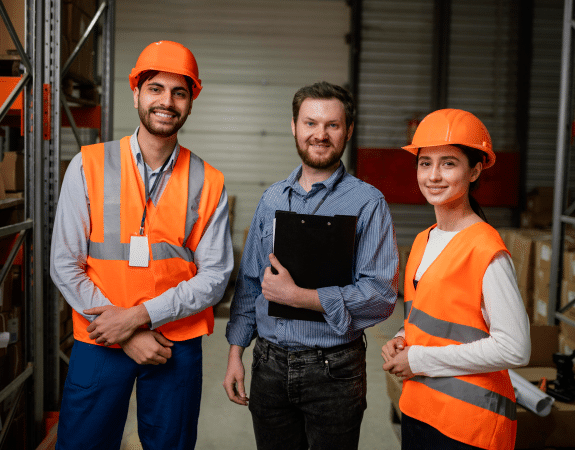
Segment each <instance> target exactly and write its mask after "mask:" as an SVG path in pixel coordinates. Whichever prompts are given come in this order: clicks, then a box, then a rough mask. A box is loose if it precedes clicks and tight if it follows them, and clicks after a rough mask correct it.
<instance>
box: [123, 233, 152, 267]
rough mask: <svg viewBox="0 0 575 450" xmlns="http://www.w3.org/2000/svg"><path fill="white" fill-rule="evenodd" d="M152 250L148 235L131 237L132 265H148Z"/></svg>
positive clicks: (130, 261) (129, 263)
mask: <svg viewBox="0 0 575 450" xmlns="http://www.w3.org/2000/svg"><path fill="white" fill-rule="evenodd" d="M149 261H150V251H149V248H148V236H131V237H130V260H129V262H128V265H129V266H130V267H148V264H149Z"/></svg>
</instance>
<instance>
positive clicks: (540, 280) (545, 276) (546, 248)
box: [534, 235, 551, 291]
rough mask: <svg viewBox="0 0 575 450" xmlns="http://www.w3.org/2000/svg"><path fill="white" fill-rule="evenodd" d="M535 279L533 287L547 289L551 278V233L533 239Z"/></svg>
mask: <svg viewBox="0 0 575 450" xmlns="http://www.w3.org/2000/svg"><path fill="white" fill-rule="evenodd" d="M534 262H535V280H534V284H535V285H534V288H535V289H537V288H539V290H540V291H542V290H543V289H544V288H547V289H549V280H550V279H551V235H543V236H541V237H538V238H537V239H536V240H535V261H534Z"/></svg>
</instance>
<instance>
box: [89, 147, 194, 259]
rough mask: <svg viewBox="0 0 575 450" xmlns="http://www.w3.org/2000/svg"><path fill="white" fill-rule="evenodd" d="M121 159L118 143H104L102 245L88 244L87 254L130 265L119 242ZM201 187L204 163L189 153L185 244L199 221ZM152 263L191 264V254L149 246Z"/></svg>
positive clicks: (183, 249) (186, 250)
mask: <svg viewBox="0 0 575 450" xmlns="http://www.w3.org/2000/svg"><path fill="white" fill-rule="evenodd" d="M121 180H122V157H121V146H120V141H112V142H106V143H104V205H103V206H104V214H103V216H104V242H92V241H90V242H89V246H88V254H89V255H90V257H92V258H94V259H100V260H107V261H129V259H130V244H123V243H121V242H120V235H121V223H120V217H121V204H120V197H121ZM203 185H204V162H203V161H202V160H201V159H200V158H199V157H198V156H196V155H194V154H193V153H191V152H190V176H189V184H188V199H187V205H188V208H187V210H186V224H185V232H186V235H185V237H186V240H185V241H184V242H186V241H187V239H188V238H189V236H190V234H191V233H192V229H193V227H194V224H195V223H196V221H197V220H198V217H199V214H198V209H199V205H200V199H201V196H202V189H203ZM152 255H153V259H154V260H162V259H169V258H181V259H183V260H184V261H187V262H193V261H194V252H193V251H192V250H190V249H189V248H187V247H179V246H176V245H173V244H169V243H166V242H159V243H155V244H152Z"/></svg>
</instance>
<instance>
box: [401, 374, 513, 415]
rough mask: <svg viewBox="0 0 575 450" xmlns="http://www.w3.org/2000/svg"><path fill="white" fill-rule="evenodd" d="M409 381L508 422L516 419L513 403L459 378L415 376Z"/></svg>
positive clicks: (502, 396)
mask: <svg viewBox="0 0 575 450" xmlns="http://www.w3.org/2000/svg"><path fill="white" fill-rule="evenodd" d="M410 380H411V381H416V382H417V383H422V384H424V385H426V386H427V387H429V388H431V389H433V390H436V391H438V392H442V393H444V394H446V395H449V396H450V397H453V398H456V399H458V400H462V401H464V402H467V403H470V404H471V405H475V406H478V407H480V408H483V409H487V410H488V411H491V412H494V413H496V414H499V415H501V416H505V417H507V418H508V419H509V420H515V419H516V408H515V402H514V401H512V400H510V399H508V398H507V397H505V396H504V395H500V394H498V393H497V392H493V391H490V390H489V389H485V388H482V387H481V386H477V385H475V384H472V383H468V382H466V381H464V380H461V379H460V378H454V377H439V378H432V377H422V376H415V377H413V378H411V379H410Z"/></svg>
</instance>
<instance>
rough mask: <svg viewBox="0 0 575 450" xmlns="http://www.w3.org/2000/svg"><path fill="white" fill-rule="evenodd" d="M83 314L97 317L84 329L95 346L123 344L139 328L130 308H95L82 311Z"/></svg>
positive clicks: (110, 306)
mask: <svg viewBox="0 0 575 450" xmlns="http://www.w3.org/2000/svg"><path fill="white" fill-rule="evenodd" d="M84 314H90V315H97V316H98V317H97V318H96V319H94V321H93V322H92V323H91V324H90V325H89V326H88V328H86V330H87V331H88V332H89V333H90V339H94V340H95V341H96V344H103V345H114V344H118V343H120V342H123V341H125V340H126V339H128V338H129V337H130V336H131V335H132V334H133V333H134V331H135V330H136V329H137V328H138V327H139V326H140V324H139V323H137V321H136V320H135V317H134V313H133V311H132V308H121V307H119V306H112V305H109V306H97V307H95V308H90V309H86V310H84Z"/></svg>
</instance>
